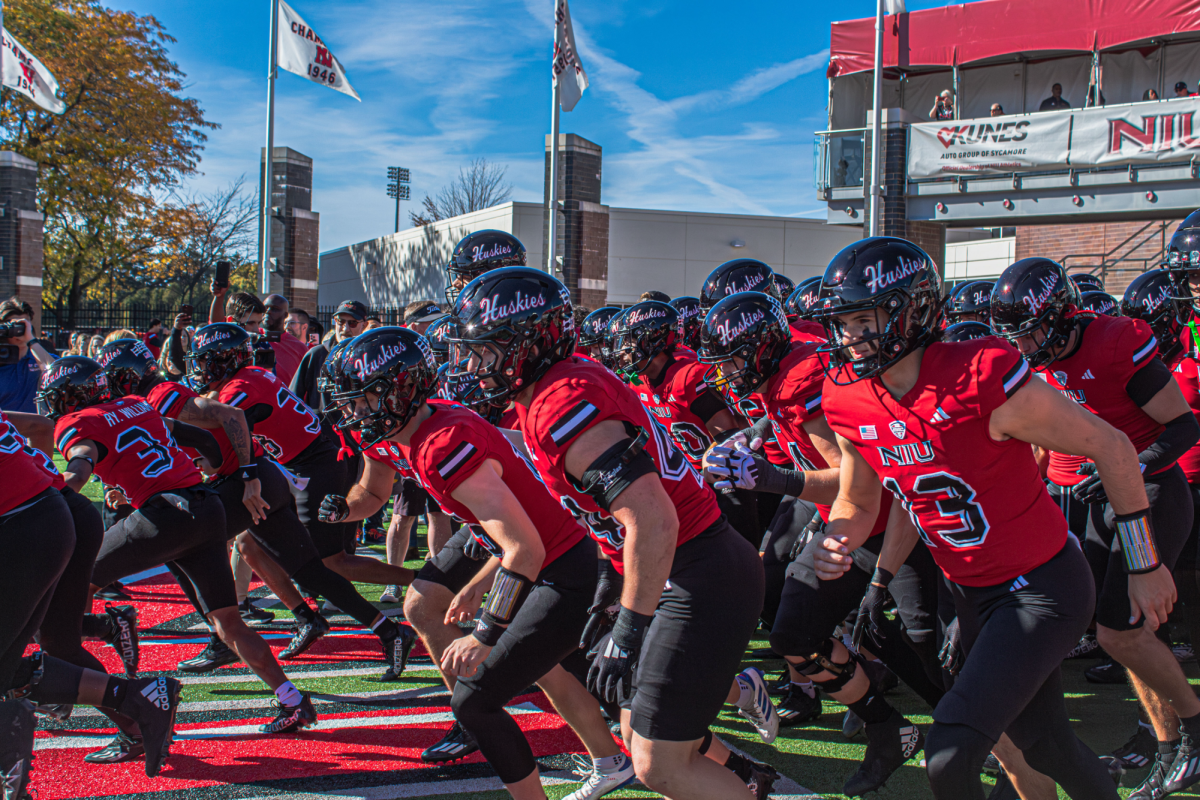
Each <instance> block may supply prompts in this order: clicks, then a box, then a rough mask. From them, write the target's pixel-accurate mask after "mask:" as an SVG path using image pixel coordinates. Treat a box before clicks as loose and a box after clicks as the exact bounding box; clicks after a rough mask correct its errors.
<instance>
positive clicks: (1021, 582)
mask: <svg viewBox="0 0 1200 800" xmlns="http://www.w3.org/2000/svg"><path fill="white" fill-rule="evenodd" d="M1028 585H1029V581H1027V580H1025V576H1024V575H1018V576H1017V579H1016V580H1015V581H1013V582H1012V586H1009V587H1008V590H1009V591H1010V592H1015V591H1017V590H1018V589H1024V588H1025V587H1026V586H1028Z"/></svg>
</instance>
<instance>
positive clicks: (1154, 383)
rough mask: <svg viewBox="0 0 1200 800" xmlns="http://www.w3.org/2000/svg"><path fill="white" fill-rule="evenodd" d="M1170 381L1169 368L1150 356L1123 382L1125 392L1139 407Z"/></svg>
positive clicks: (1151, 398)
mask: <svg viewBox="0 0 1200 800" xmlns="http://www.w3.org/2000/svg"><path fill="white" fill-rule="evenodd" d="M1170 382H1171V370H1169V369H1167V365H1166V364H1164V363H1163V362H1162V361H1161V360H1159V359H1157V358H1151V359H1150V360H1149V361H1147V362H1146V363H1145V364H1144V365H1143V366H1142V367H1141V368H1140V369H1139V370H1138V371H1137V372H1135V373H1133V377H1131V378H1130V379H1129V381H1128V382H1127V383H1126V384H1125V394H1127V395H1129V399H1130V400H1132V401H1133V402H1135V403H1137V405H1138V408H1141V407H1142V406H1144V405H1146V404H1147V403H1149V402H1150V401H1151V400H1153V399H1154V396H1155V395H1156V394H1158V393H1159V392H1161V391H1162V389H1163V387H1164V386H1166V385H1167V384H1168V383H1170Z"/></svg>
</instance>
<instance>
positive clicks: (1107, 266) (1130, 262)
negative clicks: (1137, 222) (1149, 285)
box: [1062, 220, 1170, 286]
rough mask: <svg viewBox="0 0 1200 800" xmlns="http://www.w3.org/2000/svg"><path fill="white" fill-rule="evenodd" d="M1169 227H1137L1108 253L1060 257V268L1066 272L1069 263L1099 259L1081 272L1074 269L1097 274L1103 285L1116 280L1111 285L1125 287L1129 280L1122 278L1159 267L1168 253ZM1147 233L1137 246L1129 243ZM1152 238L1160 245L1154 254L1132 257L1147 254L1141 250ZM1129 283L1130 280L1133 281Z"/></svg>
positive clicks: (1154, 224) (1159, 224)
mask: <svg viewBox="0 0 1200 800" xmlns="http://www.w3.org/2000/svg"><path fill="white" fill-rule="evenodd" d="M1169 224H1170V223H1168V222H1163V221H1161V220H1155V221H1153V222H1147V223H1146V224H1145V225H1143V226H1142V227H1141V228H1138V229H1137V230H1136V231H1134V232H1133V233H1131V234H1130V235H1129V236H1127V237H1126V238H1125V240H1124V241H1123V242H1121V243H1120V244H1118V245H1117V246H1116V247H1114V248H1112V249H1111V250H1109V251H1108V252H1107V253H1071V254H1070V255H1067V256H1063V259H1062V265H1063V266H1064V267H1067V268H1068V269H1069V268H1070V266H1071V262H1072V261H1082V260H1085V259H1086V260H1092V259H1096V260H1099V262H1100V263H1099V264H1084V265H1081V266H1082V267H1084V269H1078V268H1077V269H1076V273H1079V272H1087V273H1090V274H1092V275H1096V276H1097V277H1099V278H1100V280H1101V281H1103V282H1104V285H1105V286H1108V285H1109V284H1110V280H1109V279H1110V278H1114V279H1116V280H1114V281H1112V284H1113V285H1114V286H1115V285H1116V284H1122V285H1123V284H1127V283H1128V281H1122V280H1121V278H1122V277H1124V276H1125V275H1128V274H1129V273H1134V276H1133V277H1136V276H1137V275H1140V274H1142V273H1143V272H1147V271H1149V270H1152V269H1156V268H1157V267H1158V266H1159V265H1160V264H1162V262H1163V258H1164V256H1165V254H1166V252H1167V240H1168V237H1167V226H1168V225H1169ZM1151 228H1154V229H1155V230H1150V229H1151ZM1147 231H1149V233H1148V234H1147V235H1146V236H1144V237H1143V238H1142V239H1141V240H1140V241H1138V242H1137V243H1136V244H1132V245H1131V244H1130V243H1131V242H1133V240H1134V239H1137V238H1138V237H1139V236H1142V234H1146V232H1147ZM1155 237H1159V239H1160V244H1159V247H1158V249H1157V250H1156V251H1153V252H1151V254H1150V255H1134V253H1145V252H1146V251H1145V250H1144V249H1143V248H1145V246H1146V245H1148V244H1151V241H1152V240H1153V239H1154V238H1155ZM1151 246H1153V245H1151ZM1122 251H1124V253H1125V255H1122V256H1117V254H1118V253H1120V252H1122ZM1122 265H1125V266H1122ZM1130 280H1132V278H1131V279H1130Z"/></svg>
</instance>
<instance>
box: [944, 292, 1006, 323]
mask: <svg viewBox="0 0 1200 800" xmlns="http://www.w3.org/2000/svg"><path fill="white" fill-rule="evenodd" d="M993 286H995V283H994V282H993V281H967V282H966V283H960V284H959V285H958V286H955V287H954V289H953V290H952V291H951V292H950V297H949V299H948V300H947V301H946V312H945V314H946V324H947V325H953V324H955V323H956V322H982V323H983V324H985V325H986V324H988V323H989V322H990V321H991V304H992V287H993Z"/></svg>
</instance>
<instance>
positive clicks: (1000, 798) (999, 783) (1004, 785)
mask: <svg viewBox="0 0 1200 800" xmlns="http://www.w3.org/2000/svg"><path fill="white" fill-rule="evenodd" d="M987 800H1021V795H1019V794H1017V787H1015V786H1013V784H1012V781H1011V780H1009V778H1008V773H1007V772H1004V771H1001V772H1000V774H999V775H997V776H996V785H995V786H993V787H992V791H991V794H989V795H988V796H987Z"/></svg>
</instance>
